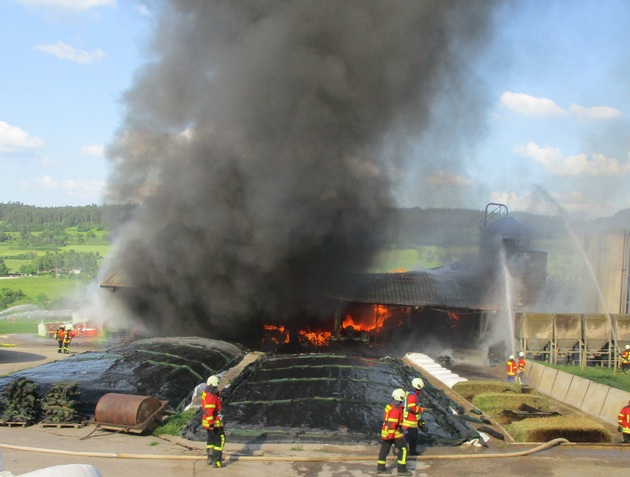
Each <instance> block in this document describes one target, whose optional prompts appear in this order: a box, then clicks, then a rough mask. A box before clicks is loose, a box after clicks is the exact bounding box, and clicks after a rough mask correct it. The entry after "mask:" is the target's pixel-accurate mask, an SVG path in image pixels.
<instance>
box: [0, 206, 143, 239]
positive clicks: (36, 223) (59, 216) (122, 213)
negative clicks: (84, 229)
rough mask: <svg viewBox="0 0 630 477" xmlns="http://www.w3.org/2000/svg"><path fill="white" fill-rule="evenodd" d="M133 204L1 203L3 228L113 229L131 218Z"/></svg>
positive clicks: (0, 224) (34, 229)
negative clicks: (82, 227)
mask: <svg viewBox="0 0 630 477" xmlns="http://www.w3.org/2000/svg"><path fill="white" fill-rule="evenodd" d="M134 207H135V206H133V205H122V204H119V205H96V204H92V205H84V206H61V207H38V206H34V205H26V204H23V203H21V202H8V203H0V231H4V232H7V231H16V230H22V229H25V230H30V231H39V230H44V229H46V228H54V227H59V228H62V229H63V228H68V227H80V226H86V225H88V226H90V228H98V227H99V226H100V227H104V228H108V229H110V230H111V229H113V228H115V227H117V226H118V225H119V224H120V223H122V222H124V221H125V220H127V219H128V217H129V216H130V214H131V212H132V211H133V209H134Z"/></svg>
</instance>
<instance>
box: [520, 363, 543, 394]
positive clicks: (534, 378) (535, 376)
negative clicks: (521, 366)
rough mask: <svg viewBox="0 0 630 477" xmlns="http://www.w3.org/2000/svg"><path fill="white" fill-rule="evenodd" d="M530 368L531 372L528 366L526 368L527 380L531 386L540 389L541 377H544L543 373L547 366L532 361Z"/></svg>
mask: <svg viewBox="0 0 630 477" xmlns="http://www.w3.org/2000/svg"><path fill="white" fill-rule="evenodd" d="M528 368H529V372H528V371H527V368H525V376H526V379H525V382H526V383H527V384H528V385H530V386H531V387H533V388H536V389H538V385H539V384H540V378H541V377H542V373H543V371H544V370H545V368H546V366H543V365H542V364H538V363H531V365H530V366H528Z"/></svg>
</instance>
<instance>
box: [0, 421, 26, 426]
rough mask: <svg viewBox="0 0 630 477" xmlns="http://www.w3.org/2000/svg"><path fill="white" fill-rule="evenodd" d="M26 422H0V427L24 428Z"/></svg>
mask: <svg viewBox="0 0 630 477" xmlns="http://www.w3.org/2000/svg"><path fill="white" fill-rule="evenodd" d="M27 425H28V424H27V423H26V422H12V421H0V426H6V427H26V426H27Z"/></svg>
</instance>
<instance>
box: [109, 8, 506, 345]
mask: <svg viewBox="0 0 630 477" xmlns="http://www.w3.org/2000/svg"><path fill="white" fill-rule="evenodd" d="M492 8H493V2H486V1H483V2H471V1H468V2H455V1H453V2H450V1H434V2H431V1H409V2H407V1H396V2H380V1H379V2H377V1H366V0H361V1H343V2H339V1H323V0H320V1H291V2H286V1H263V0H255V1H239V2H225V1H210V0H204V1H181V0H178V1H174V0H173V1H167V2H166V3H165V6H164V10H163V11H162V13H161V16H160V18H159V22H158V23H157V28H156V30H155V33H154V36H153V39H152V42H151V44H150V48H149V53H150V54H149V55H148V60H147V63H146V65H145V66H144V67H143V68H142V69H141V70H140V71H139V72H138V74H137V77H136V81H135V84H134V85H133V87H132V88H131V90H130V91H129V92H128V93H127V95H126V98H125V100H126V102H125V104H126V107H127V116H126V119H125V121H124V123H123V124H122V126H121V128H120V131H119V133H118V135H117V138H116V141H115V144H114V145H113V146H112V147H111V148H110V150H109V157H110V158H111V160H112V163H113V166H114V172H113V174H112V177H111V180H110V183H109V201H110V202H129V203H139V204H140V206H139V207H138V208H137V209H136V213H135V215H134V217H133V219H132V220H131V221H130V222H129V223H128V224H126V226H125V227H124V228H122V231H121V233H120V234H119V236H118V238H117V241H116V243H115V247H114V250H113V252H112V253H111V254H110V256H108V263H107V264H106V266H104V267H103V270H104V274H111V273H112V272H115V273H121V274H122V275H124V276H125V280H126V281H128V282H129V283H130V284H131V285H133V286H134V290H135V291H134V292H133V293H127V294H125V293H122V294H117V295H120V296H119V298H121V299H123V300H124V301H126V305H127V306H128V308H129V309H130V310H131V311H132V312H133V313H135V314H136V315H140V316H142V317H143V318H142V321H143V322H144V324H145V325H147V326H149V327H150V328H152V329H153V330H154V331H155V332H162V333H178V332H179V333H180V334H190V333H196V334H200V335H206V336H214V337H235V336H239V335H243V334H244V333H246V332H247V325H246V324H248V323H252V321H264V320H267V319H269V318H271V319H274V320H275V321H279V322H282V321H283V320H284V319H286V318H287V317H291V316H294V315H295V314H297V313H308V314H311V315H317V314H318V313H319V311H320V310H319V308H318V299H317V297H318V295H319V294H318V290H321V288H322V287H324V286H327V285H328V284H329V283H330V281H331V280H332V279H333V277H334V276H336V274H337V273H338V272H340V271H348V270H363V269H365V268H366V267H367V266H368V265H369V263H370V257H371V252H372V250H373V248H374V246H375V245H376V244H377V243H378V242H379V238H380V234H381V233H384V232H386V231H387V230H388V227H389V225H390V224H389V221H388V210H389V209H390V208H391V207H395V206H396V205H397V204H396V203H395V200H394V193H393V192H392V191H393V184H394V183H395V182H396V181H397V180H399V179H400V178H401V177H403V176H404V175H405V170H406V168H408V167H410V164H409V160H415V161H418V160H419V159H417V158H415V159H414V158H411V157H410V156H409V151H410V150H411V144H412V142H413V141H414V140H417V138H419V137H421V136H422V135H423V134H426V133H427V132H429V131H431V130H432V128H435V124H441V125H446V124H451V125H452V129H450V130H449V131H448V134H445V133H446V131H442V133H443V135H444V136H445V138H444V140H445V141H450V142H452V143H455V142H457V141H458V140H459V139H460V138H464V137H469V132H470V131H469V126H470V124H473V123H477V124H480V123H481V120H480V118H481V117H482V113H483V106H484V99H483V96H482V95H480V85H479V84H478V83H477V82H476V81H473V80H472V78H473V77H474V75H473V74H472V71H473V68H474V61H475V59H476V58H477V57H478V56H479V54H480V53H481V51H482V47H483V46H484V45H485V44H486V42H487V41H488V39H489V38H488V37H489V31H490V29H491V26H492V25H491V21H492V15H491V10H492ZM445 115H449V116H450V115H453V118H455V117H456V118H457V120H455V119H453V121H452V122H451V121H448V117H447V116H445ZM475 130H476V131H478V128H475ZM446 136H448V137H450V138H451V139H448V138H446ZM454 157H456V156H454ZM421 160H422V161H423V162H426V167H427V168H428V170H430V169H434V168H435V164H434V161H435V159H434V158H432V157H430V154H427V155H426V156H425V157H423V158H422V159H421ZM449 160H450V161H457V159H453V157H451V158H450V159H449ZM422 166H423V164H422V163H420V164H418V163H416V164H413V167H414V168H415V169H418V168H422Z"/></svg>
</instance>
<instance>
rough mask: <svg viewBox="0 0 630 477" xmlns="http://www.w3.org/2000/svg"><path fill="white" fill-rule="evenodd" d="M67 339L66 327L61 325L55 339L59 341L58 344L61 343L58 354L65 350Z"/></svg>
mask: <svg viewBox="0 0 630 477" xmlns="http://www.w3.org/2000/svg"><path fill="white" fill-rule="evenodd" d="M65 337H66V327H65V326H63V325H61V326H60V327H59V329H58V330H57V331H55V339H56V340H57V343H59V349H58V350H57V353H61V351H62V350H63V340H64V339H65Z"/></svg>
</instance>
